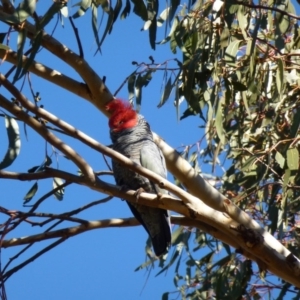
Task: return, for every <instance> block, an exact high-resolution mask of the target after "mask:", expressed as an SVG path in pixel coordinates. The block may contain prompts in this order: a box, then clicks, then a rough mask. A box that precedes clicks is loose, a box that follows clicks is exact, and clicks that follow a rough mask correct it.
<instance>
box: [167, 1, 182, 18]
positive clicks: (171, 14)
mask: <svg viewBox="0 0 300 300" xmlns="http://www.w3.org/2000/svg"><path fill="white" fill-rule="evenodd" d="M179 5H180V0H171V9H170V12H169V22H171V21H172V19H173V18H174V16H175V13H176V10H177V8H178V6H179Z"/></svg>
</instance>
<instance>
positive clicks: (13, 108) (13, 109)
mask: <svg viewBox="0 0 300 300" xmlns="http://www.w3.org/2000/svg"><path fill="white" fill-rule="evenodd" d="M0 82H1V83H2V84H3V85H4V86H5V87H6V88H8V89H9V90H10V91H11V92H12V94H13V95H14V96H17V97H16V98H17V99H21V98H22V97H24V96H23V95H22V94H21V93H20V92H18V91H17V92H16V88H14V87H13V86H11V85H8V84H7V82H8V81H7V80H6V79H5V78H4V76H3V75H0ZM11 87H13V89H12V88H11ZM0 106H2V107H3V108H5V109H6V110H7V111H9V112H10V113H12V114H13V115H15V116H16V117H18V118H19V119H20V120H22V121H23V122H25V123H26V124H27V125H29V126H30V127H31V128H33V129H34V130H35V131H36V132H37V133H38V134H40V135H41V136H42V137H43V138H44V139H45V140H46V141H47V142H49V143H50V144H51V145H53V146H54V147H55V148H57V149H58V150H59V151H61V152H62V153H64V154H65V155H66V156H67V157H69V158H70V160H72V161H73V162H74V163H75V164H76V165H77V166H78V167H79V168H80V170H81V171H82V173H83V174H84V175H85V176H86V177H87V178H89V180H91V182H95V180H96V179H95V175H94V172H93V170H92V168H91V167H90V165H89V164H88V163H87V162H86V161H85V160H84V159H83V158H82V157H81V156H80V155H79V154H78V153H76V152H75V151H74V150H73V149H72V148H71V147H70V146H68V145H67V144H65V143H64V142H63V141H62V140H60V139H59V138H58V137H56V136H55V135H54V134H53V133H51V132H50V131H49V130H47V129H46V128H45V126H44V125H43V124H41V123H40V122H38V121H37V120H36V119H35V118H33V117H30V116H29V115H28V114H27V113H26V112H24V111H23V110H22V109H21V108H20V107H18V106H17V105H15V104H13V103H12V102H10V101H9V100H7V99H6V98H5V97H3V96H2V95H0Z"/></svg>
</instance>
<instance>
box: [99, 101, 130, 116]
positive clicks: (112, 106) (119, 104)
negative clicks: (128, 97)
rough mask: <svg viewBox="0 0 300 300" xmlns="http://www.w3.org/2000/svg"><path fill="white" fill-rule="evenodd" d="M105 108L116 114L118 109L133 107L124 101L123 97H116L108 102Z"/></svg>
mask: <svg viewBox="0 0 300 300" xmlns="http://www.w3.org/2000/svg"><path fill="white" fill-rule="evenodd" d="M105 109H106V110H107V111H108V112H109V113H111V114H114V113H115V112H117V111H120V110H124V109H125V110H127V109H132V108H131V105H130V103H129V102H126V101H123V100H121V99H114V100H112V101H110V102H108V103H107V104H106V106H105Z"/></svg>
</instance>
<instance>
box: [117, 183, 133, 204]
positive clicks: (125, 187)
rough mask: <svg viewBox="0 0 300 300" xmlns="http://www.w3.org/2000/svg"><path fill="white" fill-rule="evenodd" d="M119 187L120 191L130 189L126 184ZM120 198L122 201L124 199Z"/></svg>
mask: <svg viewBox="0 0 300 300" xmlns="http://www.w3.org/2000/svg"><path fill="white" fill-rule="evenodd" d="M119 189H120V191H121V192H126V191H128V190H130V188H129V187H128V186H127V185H126V184H122V185H120V186H119ZM121 200H122V201H124V199H121Z"/></svg>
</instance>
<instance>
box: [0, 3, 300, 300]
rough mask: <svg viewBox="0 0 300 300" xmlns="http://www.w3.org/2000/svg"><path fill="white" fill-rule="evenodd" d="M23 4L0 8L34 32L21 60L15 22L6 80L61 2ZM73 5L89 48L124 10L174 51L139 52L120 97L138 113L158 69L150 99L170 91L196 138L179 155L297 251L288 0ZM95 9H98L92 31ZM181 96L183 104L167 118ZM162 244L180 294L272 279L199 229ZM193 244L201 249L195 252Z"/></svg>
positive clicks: (244, 293) (294, 33)
mask: <svg viewBox="0 0 300 300" xmlns="http://www.w3.org/2000/svg"><path fill="white" fill-rule="evenodd" d="M35 2H36V1H29V0H28V1H23V2H22V3H21V4H20V5H19V6H18V7H16V9H15V12H14V13H13V14H10V15H5V14H3V15H0V20H1V21H2V22H4V23H6V24H8V25H14V26H16V27H17V26H19V25H20V24H22V23H23V22H25V21H26V20H27V19H29V18H32V19H33V20H34V22H35V26H36V28H37V29H38V30H37V34H36V37H35V39H34V41H33V43H32V44H31V47H30V50H29V51H28V53H27V54H29V56H28V61H27V63H26V64H25V65H23V63H22V57H23V55H24V47H25V45H26V38H27V32H26V30H25V29H24V28H21V29H20V30H19V33H18V37H17V50H16V52H17V60H18V63H17V66H16V70H15V73H14V82H16V81H18V80H20V79H21V78H22V77H23V76H25V74H26V73H27V71H28V67H29V66H30V64H31V63H32V62H33V61H34V58H35V56H36V55H37V53H38V50H39V49H40V47H41V43H42V41H41V38H42V34H43V30H44V29H45V26H46V25H47V24H48V23H49V22H50V21H51V19H52V18H53V16H56V15H60V14H61V13H62V10H63V9H65V7H66V3H65V2H64V1H55V2H54V4H53V5H52V6H51V7H50V8H49V10H48V11H47V12H46V13H45V14H44V15H43V16H41V17H40V18H36V17H35V15H34V12H35ZM77 6H78V7H79V8H78V10H77V12H76V13H75V14H74V15H73V18H79V17H86V16H85V12H86V11H87V10H89V9H91V17H92V22H91V23H92V28H91V30H92V31H93V33H94V37H95V41H96V43H97V51H100V50H101V46H102V44H103V42H104V41H105V38H106V36H107V35H108V34H111V33H113V25H114V23H115V22H117V20H118V17H119V16H120V18H121V19H124V18H126V17H128V16H129V14H130V11H131V9H132V10H133V12H134V13H135V14H136V15H137V16H138V17H140V18H141V20H142V22H144V26H143V30H147V31H148V32H149V44H150V46H151V48H153V49H155V47H156V46H157V45H163V44H169V47H170V51H171V53H172V55H173V56H174V55H175V54H176V58H175V59H169V60H166V61H165V62H159V63H158V62H156V61H154V59H153V58H152V57H149V62H147V63H145V62H142V63H140V62H136V61H134V62H132V64H133V65H134V66H135V70H133V71H132V72H131V74H130V75H129V76H128V77H127V78H126V80H125V83H127V88H128V93H129V99H130V100H131V101H133V100H135V104H136V108H137V110H139V108H140V106H141V105H142V96H143V93H142V92H143V90H144V89H145V88H146V87H147V86H148V84H149V82H150V81H151V80H152V78H153V76H156V75H157V74H158V73H159V71H162V72H163V75H162V82H163V89H162V95H161V99H160V101H159V103H158V107H162V106H163V105H164V104H165V103H166V102H167V101H168V100H169V99H173V100H174V104H175V107H176V110H177V113H178V117H180V119H181V120H183V119H185V118H188V117H191V116H198V117H199V118H200V120H201V121H202V122H203V124H202V128H204V131H205V134H204V136H203V138H202V139H201V140H199V141H196V142H195V144H193V145H187V146H185V147H184V149H183V151H182V152H181V155H182V156H183V157H185V158H187V159H188V160H189V162H190V163H191V165H192V166H193V168H195V169H196V170H197V172H199V173H200V172H201V165H202V164H204V163H206V164H207V163H209V164H211V166H212V173H213V174H215V173H216V169H217V168H220V169H221V170H223V171H224V172H223V173H222V174H219V173H220V172H218V176H219V177H215V176H212V177H211V178H213V179H215V181H216V182H217V183H218V184H216V187H217V188H218V189H219V190H220V191H221V192H222V194H224V195H226V196H227V197H228V198H230V199H231V200H233V201H234V203H235V204H236V205H238V206H239V207H240V208H242V209H243V210H245V211H247V212H248V213H249V214H250V215H251V216H252V217H253V218H254V219H256V220H257V221H259V223H260V224H261V225H262V226H264V227H265V228H267V229H268V230H269V231H270V232H271V233H272V234H273V235H275V236H276V237H277V238H278V239H279V240H280V241H281V242H282V243H284V244H285V245H286V246H287V247H288V249H289V250H290V251H291V252H292V253H294V254H298V253H299V251H300V249H299V213H298V212H299V208H300V202H299V199H300V190H299V186H300V173H299V151H300V148H299V140H300V138H299V125H300V100H299V90H300V77H299V64H300V59H299V56H300V51H299V48H300V42H299V41H300V39H299V36H300V29H299V25H298V20H299V18H298V17H297V16H296V15H295V9H294V7H293V4H292V3H291V1H289V0H285V1H277V2H273V1H269V2H268V3H267V2H264V3H263V4H261V5H255V4H253V3H252V2H247V1H235V0H231V1H226V2H223V1H221V0H216V1H204V0H199V1H196V2H193V1H189V4H188V5H186V4H183V3H180V1H178V0H172V1H171V2H168V3H167V7H164V8H163V10H162V12H161V13H160V14H159V2H158V1H157V0H152V1H147V2H144V1H143V0H132V1H129V0H126V1H121V0H117V1H115V3H112V2H110V1H106V0H104V1H96V0H82V1H81V2H79V3H78V4H77ZM99 12H101V13H102V14H103V16H105V18H106V19H105V20H106V24H105V25H104V26H103V27H104V28H103V29H102V31H101V34H100V26H99V18H98V13H99ZM162 25H165V30H169V33H168V34H166V35H165V37H164V39H163V40H161V41H159V42H158V41H157V32H158V30H159V28H160V27H161V26H162ZM7 33H8V32H7ZM7 33H2V34H1V45H0V48H1V49H5V50H8V49H10V48H9V45H4V44H3V43H4V39H5V35H6V34H7ZM179 54H180V55H181V56H179ZM178 57H181V59H179V58H178ZM183 103H186V106H187V108H186V110H185V111H184V112H183V113H182V115H181V116H179V108H180V106H182V105H183ZM5 120H6V123H7V124H6V127H7V132H8V139H9V146H8V150H7V153H6V155H5V156H4V159H3V161H2V162H1V163H0V168H5V167H8V166H9V165H10V164H11V163H12V162H13V161H14V159H15V158H16V156H17V155H18V153H19V147H20V144H19V138H18V128H17V127H16V125H15V124H16V123H15V120H14V119H12V118H10V117H8V116H5ZM39 121H40V122H41V120H39ZM200 146H201V147H200ZM200 148H201V150H200ZM222 161H224V163H222ZM51 163H52V161H51V159H50V158H49V157H48V156H47V155H46V159H45V162H43V163H42V165H41V166H36V167H33V168H32V169H30V170H29V171H28V172H29V173H34V172H39V171H40V170H44V169H46V168H47V167H49V166H50V165H51ZM207 178H208V179H211V178H210V177H209V176H208V177H207ZM175 182H176V183H178V185H180V186H181V187H182V185H181V184H180V183H179V182H177V181H176V179H175ZM64 187H65V184H64V183H63V182H62V181H61V180H59V179H58V178H54V181H53V191H52V192H51V193H52V194H54V195H55V197H56V198H57V199H58V200H62V199H63V195H64ZM37 190H38V183H37V182H35V183H34V184H33V186H32V187H31V188H30V190H29V191H28V192H27V194H26V195H25V198H24V200H25V203H27V202H29V201H30V200H31V199H32V198H33V197H34V196H35V194H36V192H37ZM172 246H173V251H172V252H171V253H170V255H169V257H168V258H166V257H164V258H161V259H160V267H161V270H160V271H159V272H158V275H159V274H162V273H164V272H165V271H167V270H168V269H169V268H174V285H175V287H176V293H179V294H180V296H181V298H182V299H186V298H188V299H207V298H208V297H210V298H212V299H213V298H214V299H263V298H264V295H262V294H261V293H262V292H261V290H263V291H265V294H267V293H268V292H269V291H271V290H272V289H273V288H275V285H274V283H273V282H272V277H271V275H270V274H269V273H267V274H265V273H264V272H263V270H262V269H260V267H257V266H256V265H255V266H254V265H253V263H252V262H251V261H250V260H248V259H246V258H245V257H244V256H243V255H242V253H239V251H238V250H237V251H236V252H234V251H233V249H232V248H230V247H229V246H228V245H226V244H223V243H222V242H220V241H218V240H216V239H215V238H213V237H212V236H211V235H209V234H207V233H205V232H203V231H200V230H198V229H197V230H190V229H187V228H185V227H178V228H177V229H176V231H175V232H174V233H173V239H172ZM200 249H201V250H203V249H205V254H204V255H203V252H202V251H200ZM146 253H147V257H148V258H149V260H148V261H146V262H145V263H144V264H142V265H141V266H140V267H138V268H137V270H140V269H143V268H146V267H149V266H150V265H151V264H152V260H153V257H152V253H151V247H150V245H149V244H147V246H146ZM172 270H173V269H172ZM268 277H270V278H271V279H270V280H269V278H268ZM257 281H260V282H264V285H263V289H260V288H259V286H256V285H252V284H251V283H252V282H257ZM273 281H274V280H273ZM277 287H280V289H281V290H280V292H279V294H278V297H277V299H283V297H284V296H285V295H286V293H287V292H290V293H293V294H294V296H295V298H294V299H299V298H300V293H299V291H292V292H291V291H290V290H289V287H290V284H288V283H285V282H281V283H280V284H277V285H276V288H277ZM172 293H173V292H166V293H165V294H164V295H163V296H162V298H163V299H169V296H170V295H171V294H172Z"/></svg>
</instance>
